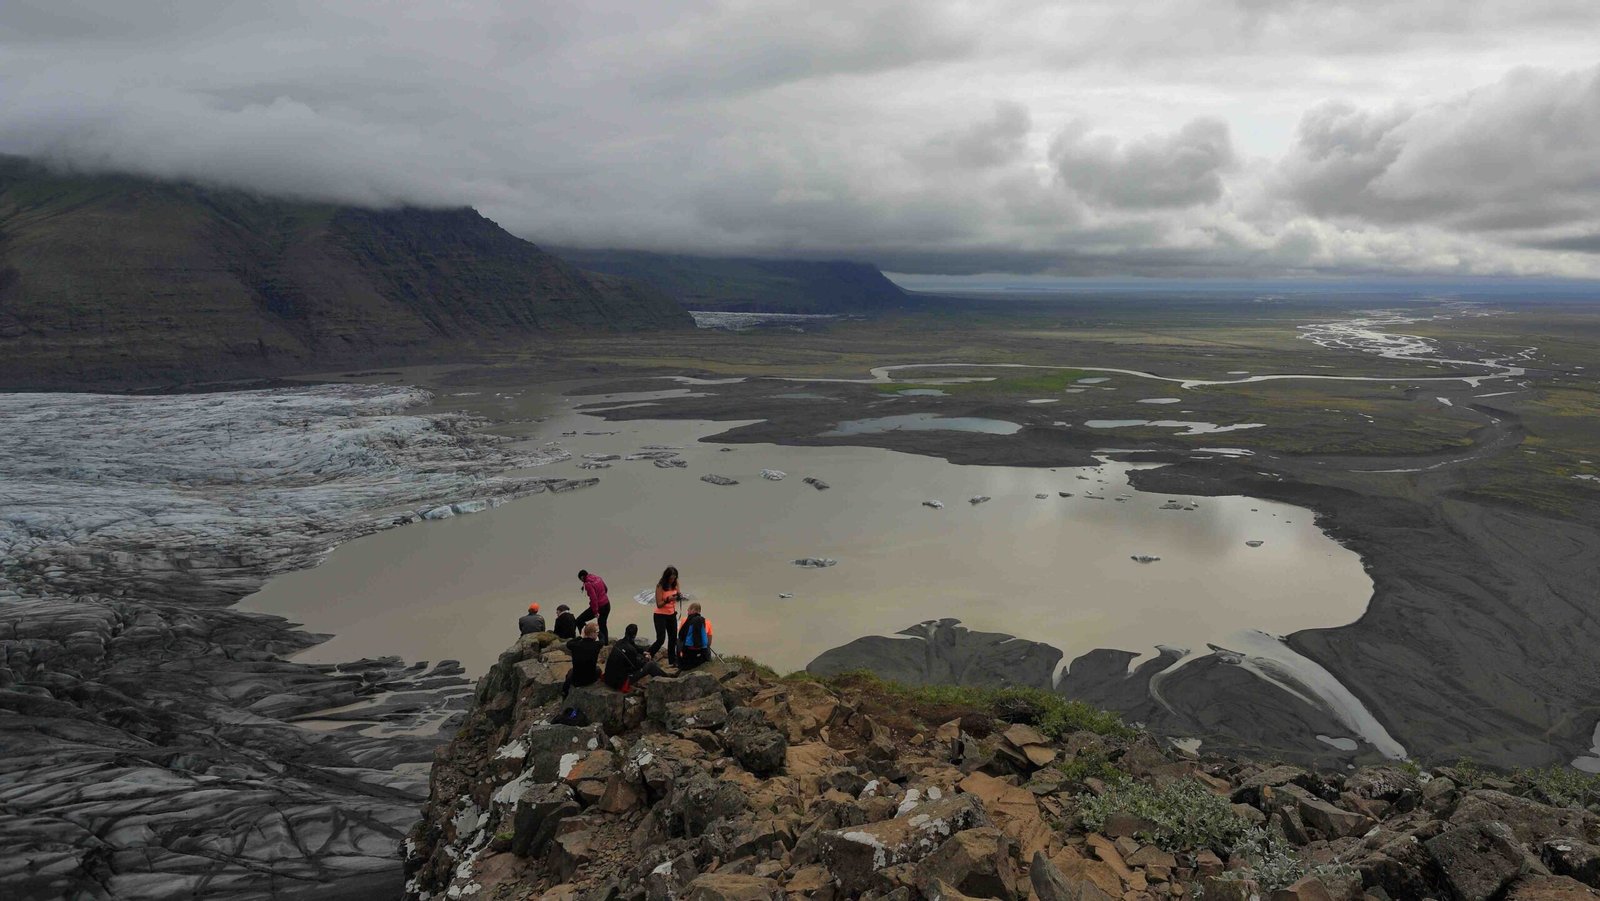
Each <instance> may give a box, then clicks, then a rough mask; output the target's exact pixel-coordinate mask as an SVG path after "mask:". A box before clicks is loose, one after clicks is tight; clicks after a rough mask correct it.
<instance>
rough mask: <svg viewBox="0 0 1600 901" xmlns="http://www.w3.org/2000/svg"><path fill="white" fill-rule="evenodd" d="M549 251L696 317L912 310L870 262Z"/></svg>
mask: <svg viewBox="0 0 1600 901" xmlns="http://www.w3.org/2000/svg"><path fill="white" fill-rule="evenodd" d="M551 252H552V253H556V254H559V255H560V256H561V257H562V258H563V259H566V260H567V261H568V262H571V263H573V264H574V265H577V266H581V267H582V268H584V269H590V270H593V271H595V272H605V273H609V274H611V275H616V276H622V277H625V278H632V279H638V280H639V281H642V282H648V283H649V284H651V285H653V286H655V287H657V288H660V289H661V290H663V291H665V292H667V293H668V294H670V295H672V297H673V298H675V299H676V300H677V301H678V302H679V303H681V304H683V305H684V306H685V307H687V308H689V309H691V310H732V311H750V312H763V313H877V312H884V311H887V310H892V309H896V308H898V307H903V306H905V305H906V304H907V303H908V298H907V296H906V293H905V292H904V291H902V290H900V287H899V286H898V285H896V284H895V283H894V282H891V281H889V280H888V279H887V278H885V277H884V275H883V273H882V272H880V271H878V268H877V267H876V266H873V265H872V264H870V263H857V262H849V261H844V260H826V261H811V260H767V259H755V258H729V257H701V256H688V255H682V254H659V253H646V252H644V251H636V250H577V249H572V248H565V247H562V248H551Z"/></svg>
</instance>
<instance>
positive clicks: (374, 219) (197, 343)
mask: <svg viewBox="0 0 1600 901" xmlns="http://www.w3.org/2000/svg"><path fill="white" fill-rule="evenodd" d="M691 326H692V322H691V321H690V319H689V317H688V316H687V315H685V314H684V313H683V311H682V310H681V309H680V308H679V307H678V306H677V305H676V304H675V303H674V302H673V301H672V299H671V298H669V297H667V296H666V295H665V294H663V293H661V292H659V291H656V290H653V289H651V288H648V287H646V286H643V285H639V284H635V283H632V282H628V281H626V280H622V279H618V278H616V277H614V276H605V275H597V274H594V273H589V272H583V271H581V270H579V269H577V268H575V267H573V266H572V265H570V264H568V263H566V262H564V261H562V260H560V259H558V258H557V257H555V256H552V255H551V254H548V253H546V252H544V251H543V250H541V249H539V248H538V247H536V246H534V245H533V244H530V243H528V242H526V241H523V240H521V239H520V238H517V237H515V236H513V235H511V234H509V233H507V232H506V231H504V230H503V229H501V228H500V227H499V226H498V225H496V224H494V223H493V222H491V221H489V220H488V219H485V218H484V217H482V216H481V215H479V214H478V213H477V212H475V211H473V210H470V209H453V210H422V209H414V208H401V209H394V210H364V209H356V208H351V207H341V206H335V205H330V204H317V203H302V202H292V201H280V200H268V199H263V198H259V197H255V196H252V195H249V194H244V193H240V192H233V191H219V190H210V189H205V188H200V187H195V186H191V185H181V184H167V183H160V182H154V181H148V180H144V179H138V178H132V177H122V176H94V177H77V176H62V175H56V174H52V173H49V172H47V171H45V170H43V169H41V168H39V167H37V166H34V165H32V164H29V163H27V162H24V161H19V160H15V159H0V386H8V387H87V386H98V385H108V386H114V385H130V384H140V383H159V382H167V381H181V380H194V379H206V378H230V377H239V376H254V375H268V374H273V373H283V372H291V371H295V370H304V369H307V368H312V367H316V366H347V365H351V364H356V363H377V362H404V361H420V360H426V359H439V358H443V357H445V356H448V355H452V354H460V353H463V352H466V351H471V350H474V349H479V348H482V347H484V346H486V345H488V346H504V345H510V344H514V343H516V342H518V341H523V340H526V339H527V338H529V337H531V336H534V335H538V334H541V333H546V332H552V331H564V330H576V329H584V330H592V329H616V330H621V329H644V328H688V327H691Z"/></svg>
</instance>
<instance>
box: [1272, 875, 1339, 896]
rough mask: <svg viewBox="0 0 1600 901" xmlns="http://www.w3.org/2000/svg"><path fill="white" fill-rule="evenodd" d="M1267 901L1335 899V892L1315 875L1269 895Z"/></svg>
mask: <svg viewBox="0 0 1600 901" xmlns="http://www.w3.org/2000/svg"><path fill="white" fill-rule="evenodd" d="M1267 901H1335V899H1334V897H1333V893H1332V892H1330V891H1328V887H1327V886H1325V885H1323V884H1322V882H1321V881H1320V880H1318V879H1317V878H1316V877H1315V876H1307V877H1305V878H1304V879H1301V880H1300V881H1299V882H1296V883H1295V884H1293V885H1291V886H1289V887H1288V888H1280V889H1277V890H1275V891H1274V892H1273V893H1272V894H1270V895H1268V896H1267Z"/></svg>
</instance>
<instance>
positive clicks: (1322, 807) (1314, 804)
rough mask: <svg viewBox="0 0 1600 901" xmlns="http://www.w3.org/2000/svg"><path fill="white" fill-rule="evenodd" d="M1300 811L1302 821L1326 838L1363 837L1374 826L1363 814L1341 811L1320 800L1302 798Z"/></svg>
mask: <svg viewBox="0 0 1600 901" xmlns="http://www.w3.org/2000/svg"><path fill="white" fill-rule="evenodd" d="M1299 809H1300V821H1301V822H1302V823H1304V824H1305V825H1307V826H1310V827H1311V828H1312V829H1315V830H1316V831H1318V832H1320V833H1322V836H1323V837H1324V838H1329V839H1334V838H1346V837H1348V836H1352V835H1362V834H1364V833H1365V832H1366V831H1367V830H1368V829H1370V828H1372V825H1373V824H1372V820H1370V819H1368V818H1367V817H1366V816H1364V815H1363V814H1359V813H1352V812H1350V811H1348V810H1341V809H1339V808H1337V807H1335V806H1333V805H1332V804H1329V803H1328V802H1327V801H1323V800H1321V799H1319V798H1300V799H1299Z"/></svg>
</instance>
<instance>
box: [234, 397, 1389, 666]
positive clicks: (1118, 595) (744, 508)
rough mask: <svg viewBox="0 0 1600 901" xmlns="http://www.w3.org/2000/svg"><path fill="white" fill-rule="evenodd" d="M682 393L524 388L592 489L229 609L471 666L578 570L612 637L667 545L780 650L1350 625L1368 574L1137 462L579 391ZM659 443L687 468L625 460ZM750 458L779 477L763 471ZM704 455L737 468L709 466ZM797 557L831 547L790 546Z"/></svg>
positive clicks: (1208, 639) (790, 656)
mask: <svg viewBox="0 0 1600 901" xmlns="http://www.w3.org/2000/svg"><path fill="white" fill-rule="evenodd" d="M507 390H508V391H509V390H516V389H507ZM674 393H678V392H671V391H665V392H653V393H651V394H630V395H607V396H594V397H585V398H568V397H561V396H558V395H554V394H545V395H539V394H537V392H536V391H535V390H533V389H528V390H527V392H526V393H524V394H521V395H520V396H518V397H517V400H516V406H517V408H518V410H519V412H522V413H525V414H530V415H543V416H545V417H547V418H546V419H545V420H544V421H543V422H540V423H538V424H536V425H531V426H527V427H526V429H525V434H527V435H528V437H527V440H526V446H527V447H528V448H529V449H530V450H533V449H540V450H544V451H548V450H551V449H554V448H560V449H562V450H564V451H565V452H567V453H569V454H570V455H571V456H570V459H567V460H565V461H563V462H556V463H550V464H547V465H543V466H539V467H537V468H536V469H533V470H529V474H530V475H538V476H541V477H543V476H550V477H566V478H584V477H596V476H597V477H598V478H599V483H598V484H597V485H594V486H593V487H589V488H584V489H581V490H578V491H573V492H570V493H565V494H559V495H539V496H536V497H532V498H528V499H524V500H519V501H513V502H510V503H507V504H505V505H503V506H499V507H496V508H493V509H489V510H486V511H484V512H481V513H476V514H473V515H467V516H456V517H453V518H450V519H446V520H442V521H437V522H419V523H415V524H413V525H409V526H406V527H404V528H399V529H393V530H389V531H386V532H382V533H379V534H376V535H372V536H369V537H367V538H363V539H360V540H357V541H354V542H351V543H349V544H346V545H344V546H342V547H340V548H338V549H337V550H336V551H335V552H334V553H333V554H332V555H331V556H330V557H329V558H328V560H327V561H326V562H325V563H324V564H323V565H321V566H319V567H317V568H315V569H310V570H304V571H300V572H294V573H289V574H287V575H284V576H280V577H279V578H277V579H275V580H273V581H272V582H270V583H269V584H268V585H267V586H266V587H265V588H264V589H263V590H262V591H260V592H258V593H257V594H255V595H252V596H251V597H249V598H247V599H246V600H245V601H244V602H243V606H244V607H246V608H247V609H253V610H260V611H264V612H269V613H275V614H279V615H283V616H287V617H289V618H290V619H292V620H295V621H297V622H301V623H304V624H305V626H306V627H307V628H308V629H309V630H311V631H314V632H321V633H328V634H331V635H332V636H333V637H332V638H331V639H330V640H329V641H327V642H325V643H323V644H321V645H318V646H316V647H314V648H312V649H311V650H310V651H308V652H306V653H305V654H304V655H303V656H302V658H301V659H304V660H309V661H343V660H351V659H356V658H360V657H366V656H382V655H389V654H399V655H402V656H404V657H406V658H407V659H410V660H438V659H441V658H454V659H459V660H461V661H462V662H463V664H464V665H465V666H466V669H467V671H468V672H482V671H483V670H484V668H485V667H487V666H488V664H489V663H491V662H492V661H493V660H494V658H495V656H496V655H497V654H498V653H499V652H500V650H501V649H503V648H504V647H505V646H506V644H507V642H508V641H509V639H510V638H511V637H514V635H515V621H516V618H517V616H518V615H519V614H520V613H521V612H522V611H523V610H524V609H525V608H526V606H527V604H528V602H530V601H538V602H539V603H541V604H542V605H543V607H544V611H545V613H546V615H547V616H553V615H554V611H555V607H556V605H557V604H560V603H566V604H568V605H570V606H572V607H573V608H574V609H581V607H582V605H583V602H584V596H583V594H582V592H581V591H580V590H579V585H578V581H577V578H576V574H577V571H578V570H579V569H585V568H586V569H590V570H593V571H595V572H598V573H600V574H601V575H602V576H603V577H604V578H605V579H606V581H607V582H608V583H609V584H610V586H611V595H612V598H613V614H612V617H611V630H612V632H613V633H614V634H621V632H622V629H623V626H624V625H626V624H627V623H629V622H635V623H638V624H640V628H641V631H642V632H644V633H646V634H648V633H649V631H650V617H649V613H650V611H649V608H647V607H644V606H639V605H637V604H635V602H634V601H633V600H632V597H633V595H634V594H635V593H636V592H639V591H640V590H642V589H644V588H646V587H648V586H649V585H651V584H653V582H654V580H655V578H656V577H657V576H658V575H659V573H660V571H661V568H662V567H663V566H665V565H667V564H673V565H676V566H678V567H679V568H680V569H681V570H682V573H683V585H684V587H685V589H686V591H687V592H688V593H689V594H690V595H692V596H693V597H695V598H698V599H700V600H702V601H704V602H705V603H706V605H707V612H708V613H709V614H710V615H711V618H712V620H713V622H714V623H715V624H716V627H717V636H718V646H719V648H720V649H721V650H723V651H725V652H728V653H739V652H751V653H755V654H758V655H759V656H760V657H761V658H762V659H763V660H764V661H765V662H767V663H769V664H770V665H772V666H774V667H775V668H777V669H779V670H792V669H799V668H802V667H804V666H805V664H806V663H807V662H809V661H810V660H811V659H812V658H813V657H815V656H816V655H817V654H819V653H820V652H822V651H824V650H827V649H829V648H832V647H835V646H837V645H840V644H843V643H845V642H848V641H850V640H851V639H854V638H856V637H859V636H862V635H867V634H893V633H895V632H897V631H898V630H900V629H902V628H904V627H906V626H908V625H910V624H912V623H915V622H918V621H921V620H925V619H932V618H938V617H956V618H959V619H961V620H962V621H963V622H965V623H966V624H967V625H968V626H970V627H971V628H974V629H980V630H986V631H999V632H1007V633H1011V634H1016V635H1021V636H1024V637H1027V638H1031V639H1035V640H1039V641H1044V642H1048V643H1050V644H1052V645H1054V646H1056V647H1058V648H1060V649H1062V650H1063V651H1064V652H1065V653H1066V655H1067V658H1068V659H1069V660H1070V659H1071V658H1072V657H1075V656H1077V655H1078V654H1081V653H1084V652H1086V651H1089V650H1092V649H1094V648H1098V647H1115V648H1123V649H1127V650H1132V651H1138V652H1142V653H1153V652H1154V647H1155V645H1157V644H1163V645H1169V646H1178V647H1187V648H1192V649H1195V650H1197V651H1200V652H1204V651H1205V648H1206V645H1207V643H1217V644H1222V645H1227V644H1228V643H1229V642H1230V640H1231V639H1232V638H1233V637H1235V636H1236V634H1237V633H1239V632H1240V630H1244V629H1257V630H1262V631H1265V632H1267V633H1271V634H1285V633H1288V632H1292V631H1295V630H1297V629H1302V628H1308V627H1325V626H1336V625H1342V624H1344V623H1347V622H1350V621H1353V620H1354V619H1356V618H1358V617H1359V616H1360V615H1361V613H1362V612H1363V610H1364V609H1365V607H1366V604H1367V601H1368V599H1369V598H1370V596H1371V593H1372V584H1371V581H1370V579H1369V578H1368V577H1367V575H1366V573H1365V572H1364V570H1363V568H1362V565H1361V561H1360V559H1359V558H1358V557H1357V555H1356V554H1355V553H1354V552H1352V551H1350V550H1348V549H1346V548H1344V547H1342V546H1341V545H1339V544H1338V543H1337V542H1335V541H1333V540H1332V539H1330V538H1328V537H1327V536H1326V535H1324V534H1323V533H1322V532H1321V531H1320V530H1318V529H1317V527H1316V525H1315V524H1314V522H1313V519H1314V517H1313V515H1312V514H1311V513H1310V512H1309V511H1307V510H1304V509H1302V508H1297V507H1292V506H1289V505H1285V504H1278V503H1273V502H1269V501H1263V500H1258V499H1253V498H1245V497H1219V498H1188V497H1182V496H1168V495H1164V494H1148V493H1144V492H1140V491H1136V490H1134V489H1132V488H1130V487H1129V486H1128V485H1127V482H1126V475H1127V473H1128V472H1129V471H1130V470H1131V469H1133V468H1135V467H1136V466H1137V465H1141V464H1128V463H1112V462H1107V463H1105V464H1103V465H1101V466H1098V467H1082V468H1065V467H1064V468H1060V469H1056V470H1051V469H1036V468H1021V467H1006V466H958V465H953V464H950V463H947V462H944V461H942V460H938V459H934V458H931V457H922V456H915V455H910V454H904V453H898V452H894V451H888V450H882V449H877V448H862V447H785V446H776V445H723V444H720V443H718V442H716V441H715V440H711V441H702V440H701V439H703V438H708V437H710V436H714V435H716V434H717V433H720V432H722V431H725V430H727V429H729V428H732V427H734V426H736V425H738V423H728V422H721V423H713V422H704V421H671V420H636V421H626V422H606V421H604V420H602V419H600V418H599V417H595V416H590V415H584V414H582V413H580V412H578V410H577V407H578V406H580V405H584V404H587V405H591V406H595V407H616V406H620V405H623V404H634V403H648V402H653V401H659V400H661V399H663V398H664V397H669V396H671V395H672V394H674ZM507 396H510V395H507ZM652 449H653V453H651V454H650V456H665V455H667V454H673V455H675V456H672V457H671V459H672V460H677V461H681V462H682V464H683V465H682V466H681V467H679V466H676V465H672V464H670V463H666V462H663V464H662V465H657V462H656V461H655V460H653V459H649V458H641V459H634V460H628V459H626V458H627V457H628V456H629V455H635V454H638V453H639V452H640V451H644V450H652ZM612 455H616V456H617V457H619V458H621V459H614V460H610V459H605V458H608V457H611V456H612ZM602 463H603V464H605V465H600V464H602ZM763 469H767V470H775V471H781V472H783V473H785V474H786V475H785V477H784V478H783V479H781V480H776V481H774V480H770V479H764V478H762V477H761V471H762V470H763ZM711 474H715V475H721V476H725V477H727V478H730V479H733V480H736V481H737V482H738V484H736V485H716V484H709V483H707V482H705V481H702V476H706V475H711ZM808 476H809V477H813V478H816V479H820V480H821V481H823V482H824V483H826V484H827V485H828V486H829V488H828V489H827V490H819V489H818V488H816V487H814V486H813V485H811V484H808V483H806V482H805V481H804V479H805V478H806V477H808ZM1062 492H1067V493H1069V494H1071V495H1072V496H1071V497H1062V496H1061V493H1062ZM1038 495H1044V497H1042V498H1041V497H1039V496H1038ZM973 497H989V498H991V500H989V501H987V502H984V503H981V504H972V503H969V499H970V498H973ZM441 500H451V499H445V498H442V499H441ZM927 500H939V501H942V502H943V504H944V506H943V508H942V509H934V508H931V507H928V506H924V504H923V502H924V501H927ZM1169 501H1178V502H1179V503H1178V504H1177V505H1173V504H1169ZM1174 506H1177V507H1178V508H1179V509H1173V507H1174ZM1185 507H1193V509H1183V508H1185ZM1248 541H1259V542H1261V544H1260V545H1259V546H1255V547H1252V546H1248V545H1247V544H1246V542H1248ZM1136 555H1153V556H1159V557H1160V558H1161V559H1160V561H1159V562H1156V563H1150V564H1140V563H1137V562H1134V561H1133V560H1132V559H1130V558H1131V557H1133V556H1136ZM803 557H823V558H833V559H836V560H837V561H838V564H837V565H836V566H832V567H827V568H822V569H815V568H802V567H798V566H796V565H795V564H794V563H793V561H794V560H796V559H797V558H803ZM783 595H792V597H782V596H783Z"/></svg>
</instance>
